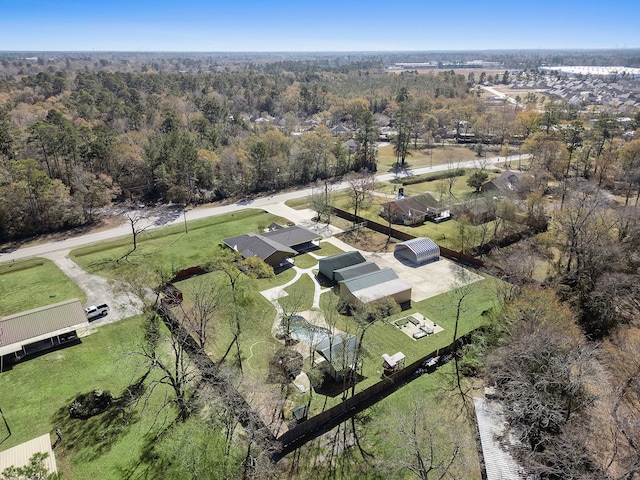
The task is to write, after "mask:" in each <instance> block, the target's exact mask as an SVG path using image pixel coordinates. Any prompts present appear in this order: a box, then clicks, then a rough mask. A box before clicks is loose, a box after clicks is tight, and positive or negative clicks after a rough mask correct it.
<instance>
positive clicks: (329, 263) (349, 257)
mask: <svg viewBox="0 0 640 480" xmlns="http://www.w3.org/2000/svg"><path fill="white" fill-rule="evenodd" d="M364 262H366V260H365V259H364V257H363V256H362V254H361V253H360V252H358V251H353V252H344V253H339V254H338V255H331V256H330V257H325V258H321V259H320V260H318V270H319V271H320V273H321V274H322V275H324V276H325V277H327V278H328V279H329V280H332V281H335V280H336V278H335V275H334V272H335V271H336V270H340V269H342V268H345V267H350V266H352V265H357V264H359V263H364Z"/></svg>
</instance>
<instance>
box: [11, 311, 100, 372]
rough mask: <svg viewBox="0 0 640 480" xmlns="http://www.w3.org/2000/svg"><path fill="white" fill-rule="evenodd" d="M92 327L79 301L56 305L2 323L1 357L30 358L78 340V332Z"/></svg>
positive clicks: (23, 313)
mask: <svg viewBox="0 0 640 480" xmlns="http://www.w3.org/2000/svg"><path fill="white" fill-rule="evenodd" d="M87 327H89V322H88V321H87V316H86V313H85V311H84V308H83V307H82V304H81V303H80V300H78V299H71V300H67V301H65V302H60V303H55V304H53V305H48V306H46V307H40V308H36V309H33V310H28V311H26V312H22V313H17V314H15V315H9V316H7V317H3V318H2V319H0V332H2V336H1V337H0V357H1V358H2V360H3V363H4V361H14V360H15V359H19V358H21V357H24V356H26V355H30V354H33V353H37V352H40V351H42V350H48V349H52V348H56V347H58V346H60V345H64V344H68V343H72V342H74V341H77V340H78V334H77V331H78V330H79V329H81V328H87Z"/></svg>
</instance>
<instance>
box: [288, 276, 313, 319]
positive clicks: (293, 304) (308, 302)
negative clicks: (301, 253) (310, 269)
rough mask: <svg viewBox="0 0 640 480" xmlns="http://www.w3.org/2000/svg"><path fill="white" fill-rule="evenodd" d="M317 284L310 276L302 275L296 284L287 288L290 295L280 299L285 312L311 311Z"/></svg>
mask: <svg viewBox="0 0 640 480" xmlns="http://www.w3.org/2000/svg"><path fill="white" fill-rule="evenodd" d="M314 289H315V284H314V282H313V280H311V277H310V276H309V275H302V276H301V277H300V278H299V279H298V281H297V282H296V283H294V284H293V285H289V286H288V287H287V288H285V290H284V291H285V292H287V293H288V294H289V295H288V296H286V297H283V298H281V299H280V304H281V305H282V306H283V308H285V311H288V312H291V311H292V309H295V310H297V311H299V312H304V311H306V310H310V309H311V307H312V306H313V292H314Z"/></svg>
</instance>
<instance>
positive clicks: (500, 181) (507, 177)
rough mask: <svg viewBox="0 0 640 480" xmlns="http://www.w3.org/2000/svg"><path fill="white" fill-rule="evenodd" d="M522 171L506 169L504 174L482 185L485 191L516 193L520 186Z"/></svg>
mask: <svg viewBox="0 0 640 480" xmlns="http://www.w3.org/2000/svg"><path fill="white" fill-rule="evenodd" d="M521 176H522V173H519V172H512V171H511V170H505V171H504V172H502V174H501V175H500V176H499V177H498V178H495V179H493V180H491V181H490V182H487V183H485V184H484V185H482V187H481V190H482V191H483V192H499V193H503V194H507V193H515V192H517V191H518V189H519V188H520V181H519V179H520V177H521Z"/></svg>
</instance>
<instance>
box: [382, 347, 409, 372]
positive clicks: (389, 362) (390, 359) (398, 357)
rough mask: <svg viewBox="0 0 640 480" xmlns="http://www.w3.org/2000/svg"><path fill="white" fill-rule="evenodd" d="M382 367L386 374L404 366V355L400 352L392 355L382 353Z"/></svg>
mask: <svg viewBox="0 0 640 480" xmlns="http://www.w3.org/2000/svg"><path fill="white" fill-rule="evenodd" d="M382 360H383V362H382V368H383V369H384V373H386V374H387V375H388V374H390V373H393V372H397V371H398V370H401V369H403V368H404V360H405V355H404V353H402V352H398V353H395V354H393V355H387V354H386V353H383V354H382Z"/></svg>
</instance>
